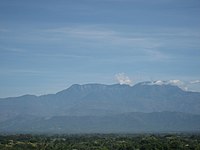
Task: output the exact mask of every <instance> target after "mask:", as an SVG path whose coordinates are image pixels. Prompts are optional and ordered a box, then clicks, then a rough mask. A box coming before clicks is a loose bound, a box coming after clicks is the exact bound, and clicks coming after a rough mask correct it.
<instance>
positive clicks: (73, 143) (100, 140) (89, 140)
mask: <svg viewBox="0 0 200 150" xmlns="http://www.w3.org/2000/svg"><path fill="white" fill-rule="evenodd" d="M0 150H200V135H185V134H184V135H176V134H172V135H149V134H148V135H147V134H145V135H113V134H107V135H102V134H92V135H90V134H87V135H53V136H48V135H1V136H0Z"/></svg>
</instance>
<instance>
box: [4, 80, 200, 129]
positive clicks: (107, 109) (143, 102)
mask: <svg viewBox="0 0 200 150" xmlns="http://www.w3.org/2000/svg"><path fill="white" fill-rule="evenodd" d="M199 108H200V93H198V92H188V91H183V90H182V89H180V88H179V87H177V86H174V85H170V84H163V85H150V84H147V82H142V83H138V84H136V85H134V86H129V85H120V84H114V85H103V84H85V85H78V84H75V85H72V86H71V87H69V88H68V89H66V90H63V91H60V92H58V93H56V94H49V95H42V96H34V95H24V96H21V97H11V98H2V99H0V131H2V132H3V131H8V132H9V129H10V131H21V130H20V127H21V129H23V130H24V131H25V129H27V131H31V130H28V129H30V126H31V125H30V126H29V125H28V124H27V125H26V123H27V121H28V120H29V121H28V122H29V123H31V122H32V123H31V124H32V126H33V125H34V126H35V127H37V126H38V125H41V126H40V128H36V129H34V130H33V131H37V130H38V131H40V130H43V129H42V128H45V122H48V124H49V125H51V124H53V121H56V120H55V119H61V121H60V123H61V124H60V126H64V125H65V124H66V120H68V121H69V122H71V124H72V125H73V120H74V121H75V122H77V121H78V120H79V121H81V120H82V121H83V120H84V117H85V121H86V122H87V120H88V117H89V118H90V117H91V118H93V119H92V120H94V121H95V120H96V125H94V129H96V131H97V132H98V131H106V132H107V130H109V129H110V128H105V126H106V124H104V126H102V128H101V129H102V130H100V129H99V128H97V127H98V120H99V124H101V123H102V122H104V121H105V120H109V119H110V120H111V121H110V122H108V126H109V124H110V126H112V125H113V124H115V123H116V121H117V122H118V125H120V123H119V122H120V120H121V121H122V120H123V119H120V117H125V118H126V122H127V125H124V129H123V127H122V129H121V128H117V127H116V130H115V131H117V129H119V131H124V132H126V131H127V132H128V131H136V129H137V128H136V127H137V126H136V127H135V128H134V130H129V129H127V126H134V125H136V124H138V127H143V128H141V131H142V129H143V130H145V131H147V130H146V129H147V128H144V127H145V124H146V123H147V124H149V128H148V129H149V130H148V131H150V130H152V131H154V129H153V127H155V129H159V131H160V130H161V129H163V131H164V126H161V124H162V123H169V121H170V120H169V119H170V117H167V118H166V120H165V121H164V122H158V120H159V119H158V120H157V122H156V118H154V116H156V115H158V114H160V115H163V113H164V114H166V113H167V116H171V119H172V120H171V121H173V120H174V121H175V120H176V121H177V123H175V122H174V123H173V122H172V124H173V125H174V126H173V125H172V126H169V125H168V127H171V131H172V130H174V131H176V130H177V129H178V128H179V129H180V130H181V129H182V130H186V129H188V130H189V129H190V130H192V129H193V130H199V128H198V126H200V122H199V115H200V109H199ZM134 112H135V113H134ZM136 112H140V114H141V115H139V116H140V119H135V118H134V117H136V118H138V117H139V116H137V115H138V113H136ZM153 112H156V113H153ZM169 112H171V113H169ZM172 112H174V113H172ZM175 112H178V113H180V114H181V115H180V114H178V115H179V116H182V117H180V118H179V117H176V116H177V113H175ZM123 114H126V115H124V116H123ZM186 114H187V115H186ZM148 115H149V118H152V117H153V118H154V119H150V120H148ZM127 116H132V118H134V119H133V120H132V121H131V120H129V117H127ZM144 116H145V117H144ZM146 116H147V117H146ZM164 116H166V115H164ZM184 116H185V118H184ZM174 117H175V118H176V119H173V118H174ZM48 118H50V119H48ZM62 118H63V119H64V120H63V121H62ZM116 118H117V119H116ZM130 118H131V117H130ZM164 118H165V117H164ZM194 118H196V119H194ZM104 119H105V120H104ZM112 119H113V120H112ZM184 119H185V120H184ZM79 121H78V122H79ZM22 122H24V124H23V123H22ZM25 122H26V123H25ZM58 122H59V121H58ZM88 122H89V120H88ZM112 122H113V123H112ZM180 122H182V123H183V122H185V123H188V122H189V125H186V124H182V123H180ZM20 123H22V124H21V125H20ZM82 123H83V122H82ZM104 123H105V122H104ZM142 123H144V124H143V125H142ZM153 123H154V124H153ZM8 124H12V125H13V126H12V127H11V126H10V128H9V127H8ZM58 124H59V123H58ZM69 124H70V123H69ZM69 124H68V125H69ZM94 124H95V123H94ZM150 124H151V125H150ZM155 124H157V125H158V126H159V125H160V127H156V126H155ZM181 124H182V127H183V128H181V126H180V127H178V125H181ZM24 125H25V126H26V127H27V128H26V127H24ZM58 126H59V125H58ZM175 126H176V127H175ZM67 127H68V126H65V128H61V127H58V128H59V129H60V128H61V129H60V130H59V131H62V129H63V130H64V131H70V130H67ZM75 127H76V126H72V128H71V127H69V129H71V131H74V130H76V128H75ZM99 127H100V125H99ZM151 127H152V128H151ZM166 127H167V126H166ZM50 128H51V126H50V127H49V128H46V129H49V131H50ZM85 128H89V126H88V127H85ZM32 129H33V127H32ZM77 129H78V127H77ZM79 129H80V127H79ZM103 129H104V130H103ZM125 129H126V130H125ZM130 129H131V127H130ZM166 129H168V128H166ZM52 130H53V129H52ZM139 130H140V129H139V128H138V131H139ZM55 131H57V130H55ZM86 131H89V130H86ZM86 131H85V132H86ZM110 131H111V130H110ZM83 132H84V130H83ZM94 132H95V130H94ZM111 132H112V131H111Z"/></svg>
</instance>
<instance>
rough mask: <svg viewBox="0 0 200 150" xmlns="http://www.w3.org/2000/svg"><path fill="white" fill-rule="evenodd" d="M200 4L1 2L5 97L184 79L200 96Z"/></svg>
mask: <svg viewBox="0 0 200 150" xmlns="http://www.w3.org/2000/svg"><path fill="white" fill-rule="evenodd" d="M199 16H200V1H199V0H152V1H146V0H57V1H56V0H34V1H32V0H17V1H14V0H1V2H0V97H7V96H18V95H23V94H28V93H29V94H36V95H40V94H48V93H55V92H57V91H59V90H62V89H65V88H67V87H69V86H70V85H72V84H75V83H77V84H84V83H104V84H114V83H117V80H116V75H118V74H123V75H124V76H127V77H128V78H129V79H130V80H131V81H132V84H135V83H137V82H140V81H146V80H181V81H182V82H184V86H187V87H188V89H189V90H195V91H200V85H199V82H198V81H199V80H200V69H199V68H200V17H199Z"/></svg>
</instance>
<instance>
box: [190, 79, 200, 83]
mask: <svg viewBox="0 0 200 150" xmlns="http://www.w3.org/2000/svg"><path fill="white" fill-rule="evenodd" d="M190 83H191V84H199V83H200V80H194V81H190Z"/></svg>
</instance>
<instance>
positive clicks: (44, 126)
mask: <svg viewBox="0 0 200 150" xmlns="http://www.w3.org/2000/svg"><path fill="white" fill-rule="evenodd" d="M199 125H200V115H192V114H185V113H177V112H154V113H125V114H119V115H112V116H55V117H51V118H42V117H40V118H39V117H38V118H37V117H34V116H18V117H16V118H14V119H10V120H7V121H6V122H3V123H0V132H1V133H4V132H6V133H141V132H199V131H200V126H199Z"/></svg>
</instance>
